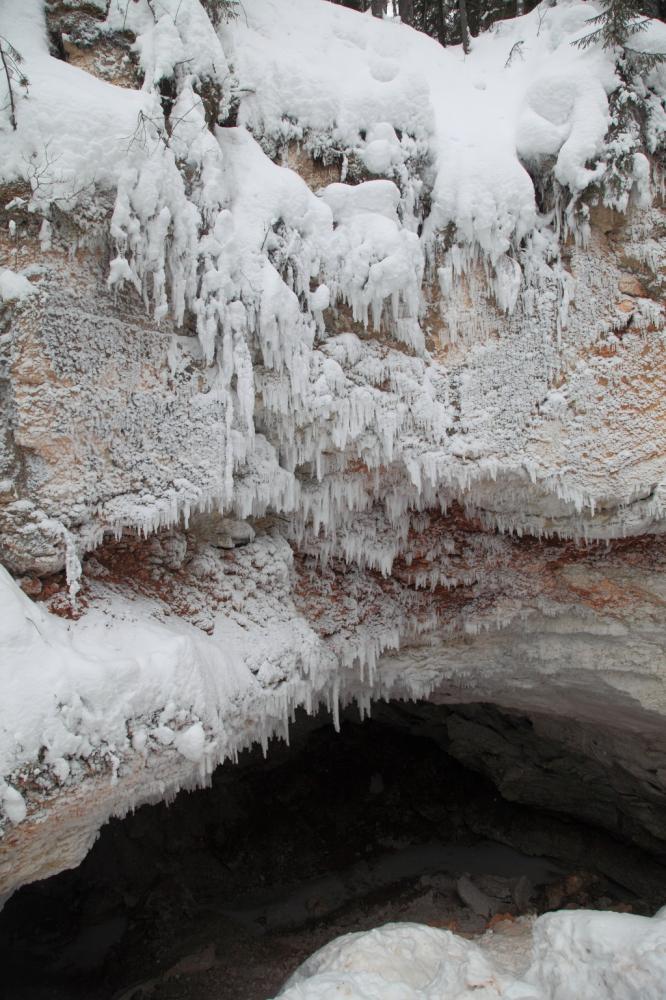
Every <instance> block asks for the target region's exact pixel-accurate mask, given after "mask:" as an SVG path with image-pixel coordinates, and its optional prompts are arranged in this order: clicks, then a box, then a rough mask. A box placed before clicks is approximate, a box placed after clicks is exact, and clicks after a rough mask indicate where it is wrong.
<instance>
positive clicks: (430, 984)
mask: <svg viewBox="0 0 666 1000" xmlns="http://www.w3.org/2000/svg"><path fill="white" fill-rule="evenodd" d="M492 936H493V935H492V932H489V933H488V934H486V935H485V936H484V937H482V938H480V939H479V940H478V942H474V943H473V942H471V941H468V940H464V939H462V938H459V937H457V936H456V935H455V934H452V933H451V932H450V931H443V930H438V929H436V928H433V927H426V926H423V925H420V924H407V923H405V924H386V925H385V926H384V927H379V928H376V929H375V930H372V931H368V932H359V933H355V934H346V935H344V936H343V937H340V938H337V939H336V940H335V941H332V942H331V943H330V944H327V945H325V946H324V947H323V948H321V949H320V950H319V951H318V952H316V953H315V954H314V955H313V956H312V957H311V958H309V959H308V960H307V961H306V962H304V963H303V965H301V966H300V968H299V969H297V971H296V972H295V973H294V974H293V976H292V977H291V978H290V979H289V980H288V981H287V983H286V984H285V986H284V987H283V989H282V990H281V992H280V994H279V996H281V997H285V998H286V1000H329V998H331V1000H332V998H334V997H349V998H359V1000H386V998H387V997H391V998H395V1000H427V998H430V1000H441V998H442V997H446V1000H462V998H463V997H477V998H479V1000H480V998H484V1000H494V998H497V1000H499V998H506V1000H570V998H573V997H576V998H578V997H580V998H583V997H584V998H585V1000H660V998H661V997H662V996H663V984H664V982H665V981H666V912H665V911H663V910H662V911H660V912H659V913H658V914H657V915H656V916H655V917H654V918H652V919H648V918H647V917H635V916H629V915H627V914H619V913H599V912H594V911H584V910H581V911H577V912H567V911H562V912H559V913H551V914H547V915H546V916H543V917H539V918H537V919H536V920H535V921H534V923H533V927H532V938H533V944H532V961H531V964H530V940H529V933H528V934H527V935H525V934H523V935H521V936H516V938H515V950H516V952H517V953H518V956H520V952H521V951H522V952H523V955H522V964H523V965H524V968H525V971H524V974H523V975H522V976H521V977H520V978H518V979H516V978H515V977H514V976H513V975H511V974H510V973H509V972H508V971H507V969H505V968H504V967H503V966H502V965H501V964H500V962H499V961H498V960H497V959H495V958H494V957H493V955H492ZM514 958H515V956H514ZM518 962H519V964H520V957H519V958H518Z"/></svg>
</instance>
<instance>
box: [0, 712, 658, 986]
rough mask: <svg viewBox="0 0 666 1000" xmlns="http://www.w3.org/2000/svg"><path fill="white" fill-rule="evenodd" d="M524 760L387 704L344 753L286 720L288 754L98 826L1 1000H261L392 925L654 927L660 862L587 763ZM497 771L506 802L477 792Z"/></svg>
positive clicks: (48, 895)
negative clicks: (334, 945)
mask: <svg viewBox="0 0 666 1000" xmlns="http://www.w3.org/2000/svg"><path fill="white" fill-rule="evenodd" d="M537 742H538V733H535V730H534V726H533V723H532V721H531V720H530V719H529V718H527V717H525V716H520V715H516V714H511V713H506V712H505V711H503V710H499V709H497V708H496V707H494V706H488V705H459V706H456V705H449V706H441V705H432V704H428V703H425V702H416V703H413V702H391V703H388V704H384V703H380V704H378V705H376V706H375V707H374V708H373V716H372V718H371V719H369V720H365V721H364V722H360V721H359V719H358V715H357V714H356V713H354V712H352V711H351V710H348V711H346V712H345V713H343V715H342V720H341V727H340V732H338V733H336V732H335V731H334V730H333V727H332V725H331V722H330V719H329V718H328V717H327V716H325V715H323V714H320V715H318V716H315V717H313V718H311V717H307V716H306V715H305V714H304V713H299V714H298V716H297V719H296V722H295V724H294V725H293V727H292V734H291V741H290V746H287V745H286V744H284V743H282V742H280V741H272V742H271V744H270V747H269V751H268V754H267V757H266V758H265V759H264V757H263V756H262V754H261V751H260V750H259V748H253V749H252V750H250V751H247V752H245V753H243V754H242V755H241V757H240V760H239V762H238V763H237V764H232V763H230V762H228V763H226V764H224V765H222V766H221V767H219V768H218V769H217V770H216V771H215V773H214V774H213V778H212V784H211V786H210V787H209V788H207V789H203V790H199V791H195V792H190V793H185V792H184V793H181V794H180V795H178V796H177V797H176V799H175V800H174V801H173V802H172V803H171V804H170V805H167V804H165V803H160V804H158V805H155V806H144V807H142V808H140V809H138V810H137V811H136V812H135V813H133V814H130V815H128V816H126V817H125V818H124V819H122V820H113V821H111V822H110V823H108V824H107V826H105V827H104V828H103V830H102V831H101V834H100V836H99V838H98V840H97V842H96V844H95V846H94V847H93V849H92V850H91V851H90V853H89V854H88V856H87V857H86V859H85V860H84V862H83V863H82V864H81V865H80V866H79V867H78V868H77V869H75V870H73V871H70V872H64V873H62V874H60V875H57V876H55V877H53V878H50V879H47V880H45V881H43V882H38V883H35V884H33V885H30V886H26V887H25V888H23V889H22V890H20V891H19V892H17V893H16V894H15V895H14V896H13V897H12V898H11V899H10V900H9V901H8V902H7V904H6V906H5V908H4V910H3V911H2V913H0V969H1V970H2V977H1V978H2V980H3V982H4V984H5V985H6V986H7V987H8V993H7V994H6V995H7V996H8V997H11V1000H47V998H48V1000H79V998H81V1000H83V998H85V1000H110V998H114V1000H141V998H144V997H152V998H159V1000H162V998H164V1000H167V998H168V1000H176V998H180V1000H194V998H196V1000H209V998H210V1000H212V998H215V1000H227V998H229V1000H231V998H232V997H233V998H234V1000H266V998H267V997H272V996H274V995H275V994H276V993H277V991H278V989H279V987H280V985H281V983H282V982H283V981H284V980H285V979H286V978H287V976H288V975H289V974H290V973H291V972H292V971H293V970H294V969H295V968H296V966H297V965H298V964H299V963H300V962H301V961H303V960H304V959H305V958H306V957H307V956H308V955H309V954H311V953H312V952H313V951H314V950H316V949H317V948H318V947H320V946H321V945H322V944H324V943H325V942H326V941H328V940H331V939H332V938H333V937H336V936H337V935H339V934H342V933H347V932H349V931H356V930H365V929H369V928H371V927H374V926H377V925H379V924H382V923H386V922H389V921H394V920H399V921H402V920H407V921H416V922H420V923H427V924H431V925H433V926H438V927H448V928H451V929H452V930H456V931H459V932H460V933H463V934H467V935H476V934H479V933H481V932H483V931H484V930H485V929H487V928H488V927H489V926H494V927H498V926H501V925H504V926H509V925H510V923H511V922H512V921H513V920H515V918H516V917H519V916H522V915H526V914H529V913H542V912H546V911H548V910H552V909H561V908H567V907H569V908H579V907H584V908H593V909H616V910H621V911H622V910H624V911H627V912H633V913H644V914H651V913H653V912H654V911H655V910H656V909H657V908H658V907H659V906H660V905H662V904H663V902H664V899H666V843H662V842H660V841H659V840H658V839H655V838H654V837H652V838H651V839H650V838H648V843H647V846H646V844H645V843H642V844H640V845H637V844H636V842H635V838H634V837H632V836H631V835H629V836H623V835H622V828H623V825H622V824H620V825H619V827H618V828H617V829H609V828H608V827H609V823H608V822H606V821H605V817H606V816H607V814H608V804H609V803H608V800H609V799H611V798H612V795H609V792H608V787H610V786H606V785H604V781H603V778H602V777H600V775H599V772H598V765H597V763H595V762H594V761H592V760H590V762H589V771H588V772H587V773H585V764H584V762H583V763H581V758H580V757H579V756H578V757H576V756H575V755H570V756H567V751H566V750H565V749H564V748H563V747H557V746H555V745H553V746H547V747H546V748H545V749H543V748H542V747H541V745H539V746H540V749H539V750H538V751H537V750H535V749H534V746H536V745H537ZM542 742H543V741H542ZM502 745H503V746H507V747H510V748H511V752H512V754H513V758H512V761H511V762H506V761H501V760H500V761H498V759H497V758H498V756H500V757H501V753H500V751H499V750H498V746H502ZM461 748H462V749H461ZM465 748H467V749H465ZM539 754H541V759H537V757H538V756H539ZM491 758H492V759H491ZM516 760H518V761H520V762H521V767H518V768H516ZM544 761H545V762H546V763H544ZM470 762H471V763H472V766H470ZM609 766H610V767H611V769H612V768H614V767H615V764H614V762H611V763H610V765H609ZM508 768H512V769H513V772H514V773H513V775H512V778H511V783H510V786H509V787H510V788H511V798H512V801H511V800H509V798H507V797H506V796H503V795H502V794H500V791H499V785H498V783H497V782H494V781H493V780H491V779H490V777H489V775H492V774H493V773H497V772H498V770H499V771H502V769H504V771H506V770H507V769H508ZM521 774H522V775H523V778H522V779H521ZM553 774H555V776H556V777H555V782H554V783H553ZM539 775H543V781H542V782H541V785H540V782H539ZM521 780H522V782H523V783H522V785H521ZM567 782H568V784H567ZM540 787H541V792H540V791H539V789H540ZM543 788H546V789H548V793H547V796H544V794H543ZM557 789H559V790H560V793H559V799H558V793H557ZM544 798H547V800H548V801H547V803H544V801H543V799H544ZM597 800H598V801H597ZM581 802H584V803H585V808H583V807H581V808H579V809H578V810H577V812H578V815H577V814H576V803H579V804H580V803H581ZM535 803H536V804H535ZM639 811H640V810H639ZM581 813H582V814H583V818H581V815H580V814H581ZM595 817H599V818H600V822H599V823H594V822H591V819H592V820H593V819H594V818H595ZM611 826H612V824H611ZM604 827H605V828H604ZM624 828H626V824H624ZM618 830H619V832H618Z"/></svg>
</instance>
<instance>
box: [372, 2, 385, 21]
mask: <svg viewBox="0 0 666 1000" xmlns="http://www.w3.org/2000/svg"><path fill="white" fill-rule="evenodd" d="M371 6H372V16H373V17H383V16H384V7H385V6H386V5H385V0H372V4H371Z"/></svg>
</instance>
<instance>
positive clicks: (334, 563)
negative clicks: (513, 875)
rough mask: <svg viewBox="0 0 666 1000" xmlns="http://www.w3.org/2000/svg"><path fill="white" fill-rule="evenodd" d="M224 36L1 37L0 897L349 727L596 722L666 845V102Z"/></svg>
mask: <svg viewBox="0 0 666 1000" xmlns="http://www.w3.org/2000/svg"><path fill="white" fill-rule="evenodd" d="M244 7H245V9H246V10H245V16H243V17H241V18H240V19H239V20H236V21H230V22H226V21H222V22H220V23H219V24H218V23H216V21H215V19H214V17H213V8H212V7H211V5H210V4H203V3H200V2H199V0H180V2H175V0H174V2H173V3H172V2H171V0H164V2H163V3H162V4H161V7H160V11H161V12H159V13H155V12H154V11H153V9H152V6H151V5H150V4H148V3H147V2H145V0H140V2H137V3H134V2H133V3H129V4H127V5H125V4H116V3H115V2H114V3H112V4H111V5H110V7H109V9H108V11H107V9H106V5H105V4H104V3H101V2H92V3H91V2H87V3H84V2H81V3H79V2H75V0H69V2H64V0H63V2H62V3H55V2H53V3H47V4H46V5H42V3H41V2H40V0H30V2H29V3H26V2H23V3H19V2H18V0H16V2H6V3H5V5H4V7H3V10H2V12H0V34H2V35H4V36H5V37H7V38H8V39H9V40H10V41H11V42H12V44H13V45H14V46H15V47H16V48H17V49H18V50H19V51H20V52H21V54H22V56H23V59H24V63H25V73H26V75H27V77H28V78H29V80H30V89H29V92H28V93H25V92H24V89H23V88H21V87H20V86H17V85H16V84H15V90H16V100H17V123H18V128H17V129H16V131H14V130H12V129H11V128H10V127H9V126H8V125H7V126H5V127H3V131H2V133H0V154H1V155H2V158H3V159H2V162H3V164H4V165H3V167H2V184H3V197H2V205H3V208H2V213H1V215H2V218H1V219H0V230H1V232H2V236H1V237H0V252H1V254H2V258H1V260H0V263H1V264H2V266H3V268H4V270H2V271H1V272H0V293H1V296H2V300H3V301H2V324H3V330H2V337H1V338H0V386H1V393H0V413H1V414H2V431H3V437H2V449H1V450H0V559H2V562H3V563H4V565H5V566H6V567H7V569H8V571H9V573H3V575H2V578H1V584H2V588H3V600H4V606H3V610H2V616H3V617H2V622H1V623H0V625H1V629H2V636H3V640H4V646H3V661H2V688H3V699H2V706H1V707H0V765H1V767H0V772H1V773H2V774H3V775H4V776H5V777H4V780H2V781H0V804H2V806H3V808H4V812H2V811H0V823H3V824H4V826H3V830H4V838H3V840H2V841H0V895H2V894H3V893H5V892H8V891H10V890H11V889H12V888H13V887H15V886H16V885H18V884H20V883H22V882H25V881H30V880H31V879H35V878H39V877H43V876H44V875H46V874H49V873H51V872H54V871H57V870H60V869H61V868H63V867H66V866H68V865H74V864H76V863H77V862H78V860H80V858H81V856H82V855H83V854H84V853H85V851H86V850H87V849H88V846H89V844H90V842H91V838H92V837H94V834H95V831H96V830H97V828H98V827H99V825H100V824H101V823H102V822H104V820H105V819H106V818H107V817H108V816H109V815H110V814H111V813H114V812H116V813H117V812H123V811H125V810H127V809H128V808H129V807H130V806H132V805H133V804H135V803H137V802H140V801H145V800H148V799H151V798H155V797H160V796H165V795H169V794H171V793H173V792H174V791H175V790H176V789H177V788H179V787H181V786H183V785H187V784H192V783H195V782H199V781H204V780H205V779H206V776H207V775H208V774H209V773H210V771H211V769H212V768H213V767H214V766H215V765H216V763H217V762H218V761H219V760H220V759H221V758H223V757H225V756H233V755H234V754H235V753H236V752H237V750H238V749H239V748H240V747H242V746H244V745H247V744H248V743H249V742H251V741H252V740H255V739H261V740H263V741H264V742H265V741H266V740H267V738H268V735H269V734H270V733H272V732H274V731H278V732H284V731H285V730H286V728H287V726H288V717H289V714H290V712H291V711H292V710H293V708H294V706H296V705H306V706H307V707H311V706H312V705H313V704H316V703H318V702H320V701H324V702H328V703H329V705H330V706H331V708H332V710H333V712H334V713H335V712H337V706H338V704H339V703H340V702H346V701H349V700H351V699H353V698H356V699H357V700H358V702H359V704H360V705H361V706H362V710H365V709H366V708H367V707H368V706H369V704H370V701H371V700H372V698H374V697H377V696H387V697H388V696H395V697H404V696H414V695H418V696H425V697H431V698H432V699H433V700H440V701H451V702H458V703H460V702H461V701H488V702H495V703H497V704H499V705H502V706H504V707H507V708H514V709H518V710H520V711H522V712H524V713H525V714H527V715H529V716H531V717H533V718H534V719H536V720H538V725H540V726H542V727H545V730H546V731H547V730H548V727H549V726H552V725H553V722H552V719H553V718H554V717H558V718H566V719H567V720H569V722H568V725H569V728H568V729H566V731H565V729H564V728H563V727H561V726H560V728H559V729H558V732H559V733H560V738H561V739H564V740H565V742H567V743H568V745H569V746H570V747H571V748H573V749H574V750H575V749H576V748H578V750H580V748H581V746H584V747H586V751H585V752H587V753H588V754H589V752H590V751H589V745H588V743H589V741H588V743H586V740H585V736H584V732H585V730H584V727H585V726H590V727H592V729H593V730H594V732H595V734H596V735H595V739H596V740H597V743H596V744H595V745H596V747H597V750H595V751H594V752H593V754H592V755H593V756H594V755H595V754H596V755H597V756H599V757H603V756H604V755H606V757H607V758H608V759H611V760H613V761H615V764H616V767H615V769H613V768H611V769H610V772H609V774H608V775H607V779H604V780H607V781H608V783H609V784H608V787H609V788H610V789H611V792H610V793H609V794H615V795H617V796H618V797H619V800H620V801H621V802H625V799H624V798H623V796H625V797H626V804H625V805H621V806H620V807H619V813H620V814H623V815H629V814H630V813H631V811H632V809H631V803H632V802H633V803H634V804H635V801H636V797H638V799H639V800H640V802H641V806H640V810H639V812H640V819H638V820H636V819H635V817H634V820H633V822H634V823H635V831H634V832H635V836H636V838H637V839H638V840H640V839H641V838H642V839H643V841H644V842H645V843H649V842H650V838H651V837H656V838H660V837H661V838H663V836H664V835H665V833H666V824H664V819H663V810H661V806H660V802H661V801H662V798H661V796H663V794H664V792H666V740H665V739H664V735H663V734H664V715H665V714H666V686H665V683H664V682H665V679H666V661H665V659H664V656H665V653H664V644H665V642H666V631H665V630H664V625H663V608H664V601H665V600H666V577H665V576H664V558H665V555H664V544H663V540H662V538H661V534H662V532H663V525H664V523H665V521H664V515H665V504H666V499H665V498H666V479H665V474H664V463H665V458H664V447H663V426H664V419H665V417H666V402H665V401H666V374H665V372H666V369H665V368H664V340H665V333H664V323H663V305H662V300H663V282H664V256H665V249H664V238H663V236H664V232H666V217H665V216H664V212H663V210H662V203H661V196H660V191H661V188H660V185H661V177H662V175H661V157H662V145H661V144H662V136H663V132H664V130H665V129H666V116H665V114H664V108H663V94H664V93H665V92H666V79H665V78H664V71H663V70H661V69H657V70H654V71H652V73H651V74H650V75H649V76H647V77H646V78H644V79H640V78H638V77H636V76H631V74H629V75H628V76H627V75H626V74H625V76H624V77H623V76H622V75H621V74H620V71H619V70H618V69H617V68H616V67H615V65H614V63H613V60H612V58H611V57H610V56H609V55H608V54H607V53H603V52H597V51H592V52H581V51H580V50H578V49H576V48H574V47H572V46H571V44H570V42H571V41H572V39H575V38H576V37H577V36H579V35H580V34H581V33H583V32H584V30H585V29H584V25H585V20H586V18H587V17H588V16H589V15H590V10H591V7H590V5H589V4H580V3H560V4H558V5H556V6H555V7H552V8H547V9H546V10H545V14H543V12H542V13H541V15H538V12H535V13H534V14H533V15H529V16H528V17H526V18H522V19H518V20H516V21H514V22H506V23H504V24H502V25H500V26H499V27H498V28H497V30H496V31H495V32H493V33H492V34H490V35H487V36H482V37H481V38H479V39H478V40H477V42H476V43H475V47H474V51H473V53H472V55H471V57H470V58H469V59H464V58H463V56H462V53H460V52H458V51H457V50H446V51H443V50H441V49H440V48H439V46H437V45H436V44H435V43H434V42H431V41H430V40H429V39H426V38H424V37H423V36H420V35H419V34H417V33H416V32H413V31H411V30H409V29H407V28H404V27H402V26H399V25H397V24H392V23H388V22H386V23H378V22H376V21H373V20H372V19H370V18H363V17H360V16H358V15H355V14H352V13H350V12H348V11H346V10H344V9H340V8H337V7H332V6H329V5H328V4H325V3H323V2H322V0H298V2H293V3H290V4H289V5H288V9H285V7H284V5H282V4H278V3H274V2H271V0H246V2H245V4H244ZM209 8H211V9H210V10H209ZM209 14H210V16H209ZM47 29H48V31H49V32H50V34H49V35H48V36H47ZM662 36H663V28H661V27H660V26H659V25H656V24H655V25H653V26H652V27H651V28H650V30H649V31H648V32H647V33H646V35H645V44H646V47H648V48H649V47H650V46H652V48H653V50H655V51H656V50H659V49H660V47H663V44H665V43H664V41H663V38H662ZM48 38H50V43H49V41H48ZM58 39H60V40H61V42H62V47H60V44H59V43H58ZM49 44H50V45H51V52H49ZM54 53H55V54H54ZM512 53H513V56H512V55H511V54H512ZM516 53H519V55H518V56H517V55H516ZM63 55H64V56H65V57H66V60H67V61H63V59H62V58H56V56H63ZM627 95H629V98H630V99H629V98H628V97H627ZM639 99H640V113H639V112H636V113H635V114H634V113H633V111H631V109H632V108H633V107H634V104H635V103H636V102H638V101H639ZM632 102H633V103H632ZM627 108H629V109H630V111H627V110H626V109H627ZM10 574H11V576H10ZM12 577H13V579H12ZM19 587H20V588H22V590H23V591H24V593H23V594H22V593H21V591H20V590H19ZM26 595H29V597H28V596H26ZM32 599H34V600H32ZM27 692H29V694H27ZM539 720H540V721H539ZM581 727H583V728H581ZM481 752H482V751H479V753H481ZM537 773H538V771H537ZM627 776H630V778H631V779H632V780H631V781H629V779H628V778H627ZM627 782H629V783H627ZM537 783H538V782H537ZM637 788H638V789H639V791H637V790H636V789H637ZM571 808H572V809H575V808H578V811H579V812H580V809H581V807H580V804H579V805H578V806H576V804H574V805H572V806H571ZM660 810H661V811H660ZM597 818H598V817H597ZM618 822H620V821H619V820H608V823H607V825H608V826H609V828H610V829H612V830H613V829H615V827H614V826H613V823H618Z"/></svg>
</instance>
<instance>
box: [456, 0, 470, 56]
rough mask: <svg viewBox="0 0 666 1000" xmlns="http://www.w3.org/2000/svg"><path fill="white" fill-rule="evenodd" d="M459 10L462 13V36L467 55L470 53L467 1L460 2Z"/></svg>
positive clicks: (461, 0)
mask: <svg viewBox="0 0 666 1000" xmlns="http://www.w3.org/2000/svg"><path fill="white" fill-rule="evenodd" d="M458 10H459V11H460V34H461V36H462V47H463V52H464V53H465V55H467V53H468V52H469V24H468V23H467V0H458Z"/></svg>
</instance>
